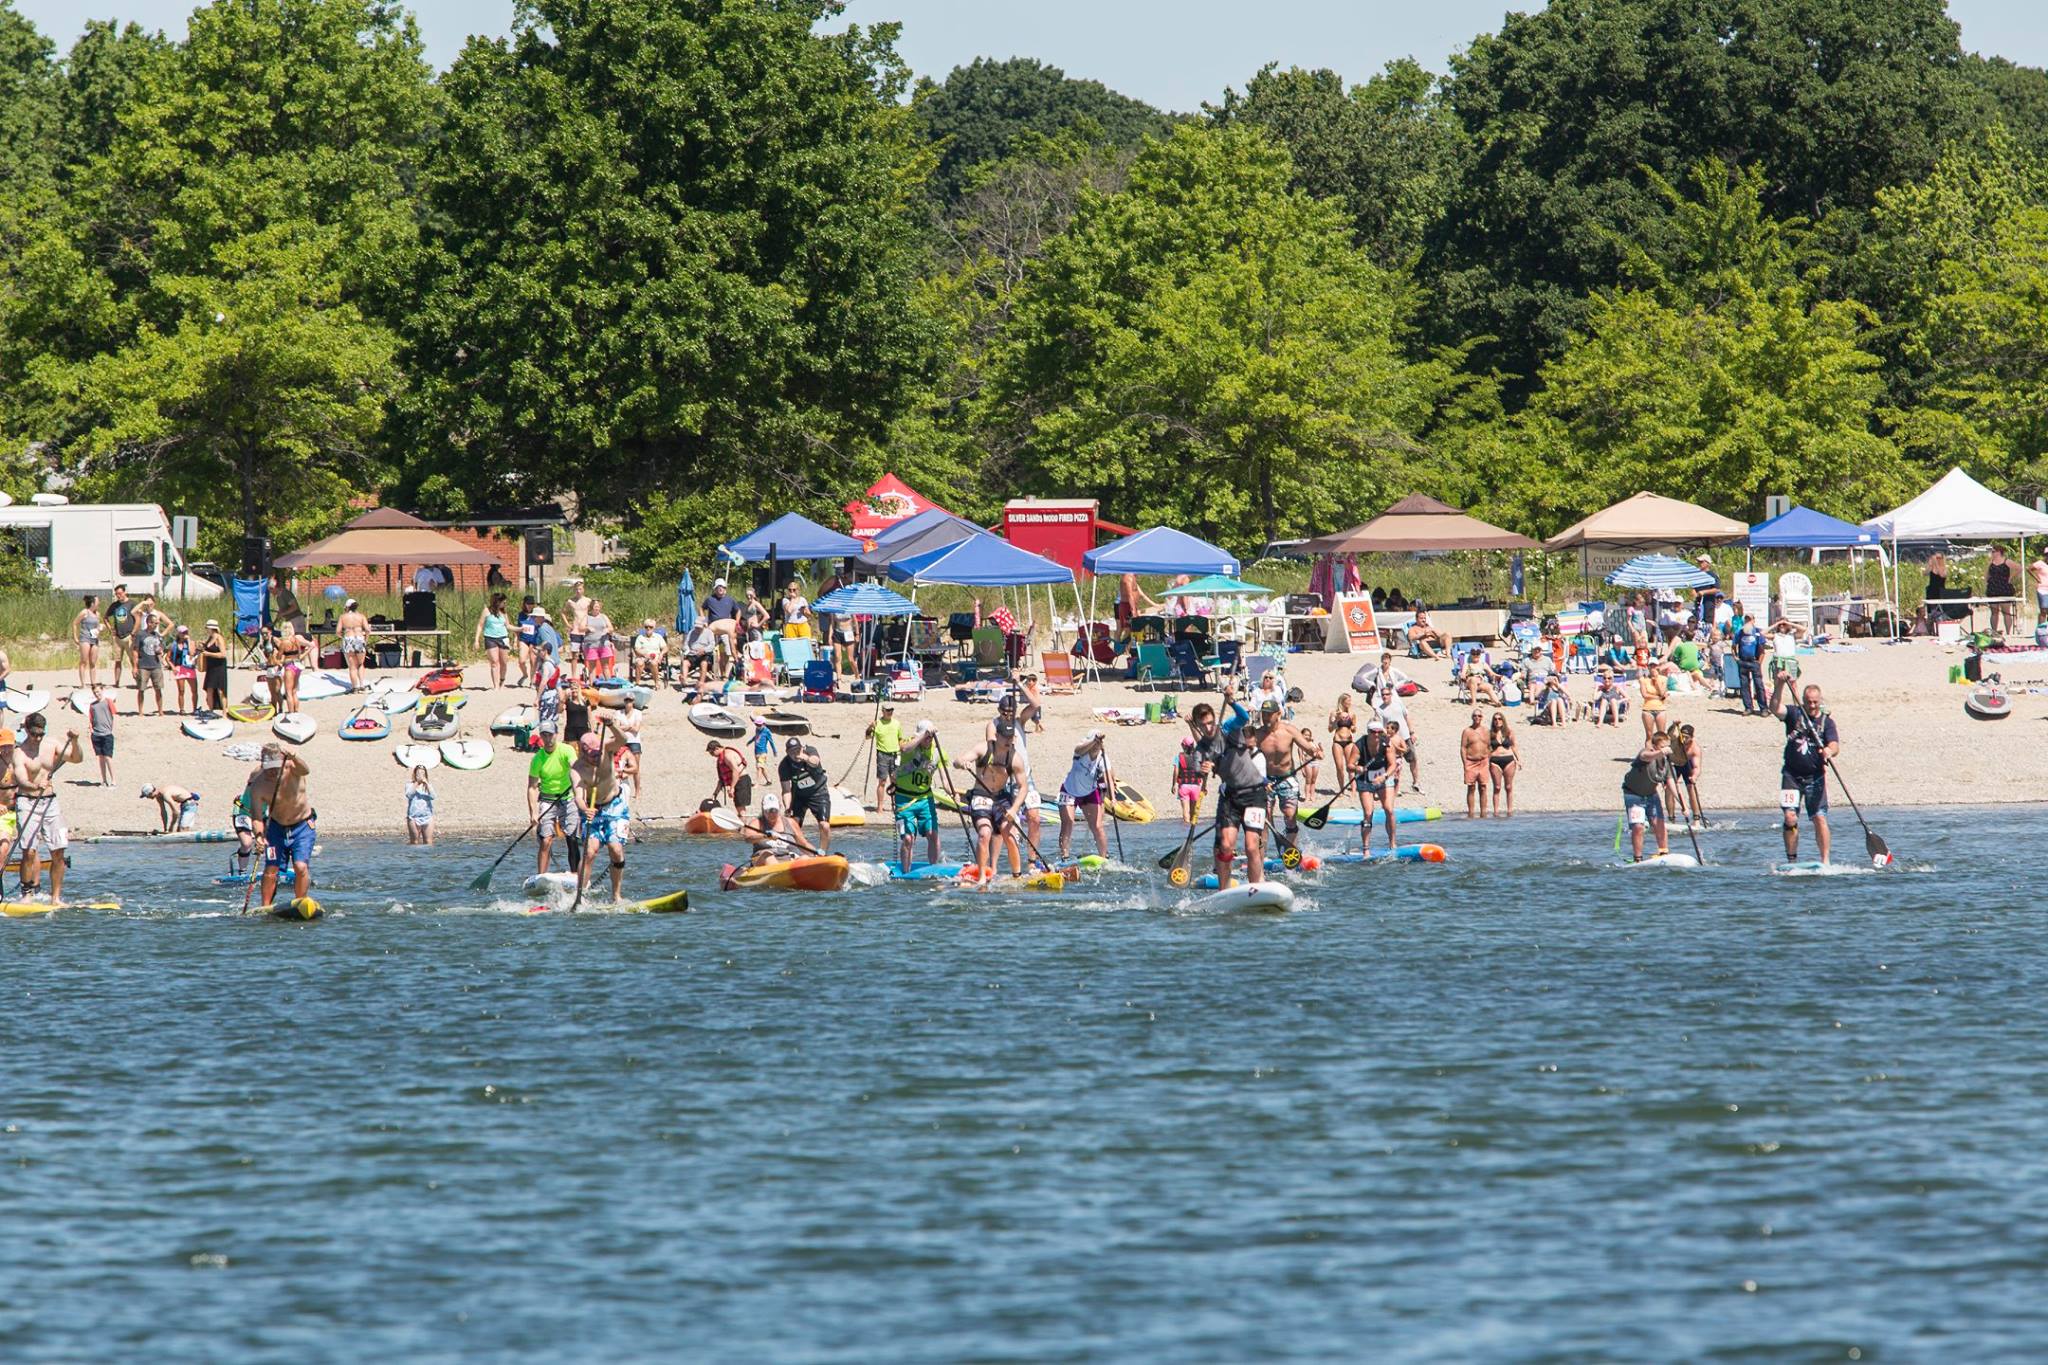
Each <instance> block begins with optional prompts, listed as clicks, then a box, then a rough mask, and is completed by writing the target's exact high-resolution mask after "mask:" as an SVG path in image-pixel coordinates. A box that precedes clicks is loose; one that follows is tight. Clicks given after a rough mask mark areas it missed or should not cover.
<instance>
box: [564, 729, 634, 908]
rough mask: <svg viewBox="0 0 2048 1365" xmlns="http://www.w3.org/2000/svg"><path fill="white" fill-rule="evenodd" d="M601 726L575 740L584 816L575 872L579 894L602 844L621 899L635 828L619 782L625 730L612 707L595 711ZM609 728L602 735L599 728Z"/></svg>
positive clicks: (578, 795)
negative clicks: (579, 859)
mask: <svg viewBox="0 0 2048 1365" xmlns="http://www.w3.org/2000/svg"><path fill="white" fill-rule="evenodd" d="M596 721H597V728H596V729H594V730H591V731H589V732H588V733H587V734H585V735H584V736H583V738H582V739H580V740H578V741H577V750H578V752H577V757H576V764H575V767H574V769H573V771H574V772H575V775H576V804H577V806H578V807H579V809H580V810H581V812H582V815H583V829H584V835H583V866H582V867H580V868H578V869H577V870H576V894H577V896H578V897H579V898H580V897H581V896H582V894H583V889H584V888H585V887H587V886H588V885H589V884H590V866H591V862H592V860H594V859H595V858H596V857H597V851H598V849H600V848H602V849H604V850H605V852H606V853H607V854H608V855H610V858H611V876H612V900H613V901H619V900H623V899H624V897H623V896H622V895H621V894H620V888H621V886H622V885H623V884H624V882H625V880H626V839H627V837H628V835H629V834H630V832H631V830H632V825H633V807H632V805H631V803H630V802H628V801H627V799H626V789H625V787H624V786H623V785H621V783H620V782H619V770H618V757H619V751H620V750H621V749H623V748H625V747H626V732H625V731H624V730H623V729H621V728H620V726H619V718H618V717H617V716H615V715H613V714H612V713H611V712H610V711H607V710H599V711H597V712H596ZM600 731H603V732H606V733H604V734H603V735H602V737H600V734H599V732H600Z"/></svg>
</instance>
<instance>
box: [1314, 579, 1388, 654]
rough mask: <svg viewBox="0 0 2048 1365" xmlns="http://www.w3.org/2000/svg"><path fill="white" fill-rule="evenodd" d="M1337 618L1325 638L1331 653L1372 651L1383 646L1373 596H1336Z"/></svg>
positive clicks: (1325, 647) (1326, 647)
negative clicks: (1373, 605) (1373, 606)
mask: <svg viewBox="0 0 2048 1365" xmlns="http://www.w3.org/2000/svg"><path fill="white" fill-rule="evenodd" d="M1334 615H1335V618H1336V619H1335V620H1333V621H1332V622H1331V623H1330V626H1329V635H1328V637H1327V638H1326V639H1325V640H1324V642H1323V647H1324V650H1325V651H1326V652H1328V653H1331V654H1370V653H1374V652H1376V651H1377V650H1378V649H1379V647H1380V628H1379V619H1378V618H1377V617H1376V616H1375V615H1374V614H1373V609H1372V599H1371V598H1370V597H1366V596H1363V595H1360V596H1357V597H1353V596H1350V595H1348V594H1346V595H1342V596H1339V597H1338V598H1337V610H1336V612H1335V613H1334Z"/></svg>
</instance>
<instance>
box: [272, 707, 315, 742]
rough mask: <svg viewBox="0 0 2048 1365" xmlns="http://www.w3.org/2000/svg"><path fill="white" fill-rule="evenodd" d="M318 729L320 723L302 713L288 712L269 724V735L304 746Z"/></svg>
mask: <svg viewBox="0 0 2048 1365" xmlns="http://www.w3.org/2000/svg"><path fill="white" fill-rule="evenodd" d="M319 728H320V722H318V721H316V720H314V719H313V718H312V717H311V716H309V715H307V714H306V713H305V712H304V711H288V712H286V713H285V714H284V715H281V716H279V717H278V718H277V719H276V720H274V721H272V722H271V723H270V733H272V734H273V735H276V736H277V737H278V738H279V739H282V740H286V741H289V742H290V743H293V744H304V743H305V742H306V741H307V740H309V739H311V738H312V737H313V735H314V733H315V732H316V731H318V730H319Z"/></svg>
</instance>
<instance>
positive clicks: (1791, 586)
mask: <svg viewBox="0 0 2048 1365" xmlns="http://www.w3.org/2000/svg"><path fill="white" fill-rule="evenodd" d="M1778 610H1779V611H1780V612H1782V613H1783V614H1784V617H1785V619H1786V620H1787V621H1790V622H1791V623H1792V624H1793V625H1795V626H1798V627H1799V628H1800V629H1801V630H1803V631H1805V632H1806V633H1807V634H1808V635H1811V634H1813V580H1812V579H1810V578H1808V577H1807V576H1806V575H1805V574H1803V573H1788V574H1781V575H1779V577H1778Z"/></svg>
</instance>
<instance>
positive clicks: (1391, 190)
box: [1210, 58, 1460, 267]
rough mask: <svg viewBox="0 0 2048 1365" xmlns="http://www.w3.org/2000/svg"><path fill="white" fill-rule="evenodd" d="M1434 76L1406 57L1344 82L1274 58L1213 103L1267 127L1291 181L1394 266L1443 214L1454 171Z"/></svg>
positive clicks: (1456, 138) (1454, 139) (1454, 151)
mask: <svg viewBox="0 0 2048 1365" xmlns="http://www.w3.org/2000/svg"><path fill="white" fill-rule="evenodd" d="M1435 86H1436V81H1435V78H1434V77H1432V76H1431V75H1430V74H1429V73H1428V72H1427V71H1424V70H1423V69H1422V68H1421V67H1420V66H1418V65H1417V64H1416V63H1415V62H1414V61H1412V60H1409V59H1406V58H1403V59H1402V60H1400V61H1395V62H1389V63H1388V64H1387V69H1386V70H1385V71H1384V72H1382V73H1381V74H1379V75H1377V76H1374V77H1373V78H1372V79H1371V80H1369V81H1367V82H1366V83H1365V84H1364V85H1356V86H1352V87H1351V88H1349V89H1348V90H1347V89H1346V88H1345V85H1344V78H1343V77H1341V76H1339V75H1338V74H1337V73H1336V72H1334V71H1304V70H1302V69H1301V68H1300V67H1290V68H1289V69H1287V70H1285V71H1282V70H1280V69H1279V67H1278V66H1277V65H1274V66H1268V67H1265V68H1264V69H1263V70H1261V71H1260V72H1259V73H1258V74H1257V75H1256V76H1253V77H1252V79H1251V81H1250V82H1249V83H1248V84H1247V85H1246V86H1245V90H1244V93H1243V94H1242V95H1240V94H1239V93H1238V92H1237V91H1235V90H1226V91H1225V92H1224V94H1223V103H1222V104H1221V105H1220V106H1217V107H1215V108H1213V109H1211V111H1210V113H1211V115H1212V117H1214V118H1215V120H1216V121H1217V122H1219V123H1233V122H1238V123H1249V124H1254V125H1256V126H1258V127H1261V128H1264V129H1265V130H1266V131H1267V132H1268V133H1270V134H1271V135H1272V136H1273V138H1274V139H1275V140H1276V141H1278V142H1279V143H1281V144H1282V145H1283V146H1285V147H1286V148H1287V150H1288V154H1289V155H1290V156H1291V157H1292V159H1293V162H1294V183H1295V185H1296V186H1297V187H1299V188H1301V189H1304V190H1307V191H1308V192H1309V193H1310V194H1312V195H1315V196H1316V197H1317V198H1319V199H1334V200H1336V201H1338V202H1339V203H1341V204H1342V205H1343V206H1344V209H1345V212H1346V213H1348V214H1349V215H1350V216H1351V222H1352V233H1353V236H1354V238H1355V239H1356V241H1357V242H1358V244H1359V245H1360V246H1362V247H1364V248H1365V249H1366V251H1367V252H1369V253H1370V254H1371V256H1372V258H1373V259H1374V260H1375V261H1378V262H1379V263H1380V264H1381V265H1384V266H1389V267H1396V266H1404V265H1406V264H1408V263H1409V262H1411V261H1412V260H1413V259H1414V257H1415V255H1416V253H1417V252H1418V251H1420V249H1421V246H1422V240H1423V236H1424V234H1425V233H1426V232H1428V230H1429V229H1430V228H1432V227H1434V226H1435V225H1436V223H1437V220H1438V219H1440V218H1441V217H1442V216H1443V212H1444V204H1445V202H1446V200H1447V199H1448V197H1449V195H1450V192H1451V187H1452V183H1453V181H1454V179H1455V176H1456V173H1457V161H1458V154H1459V146H1460V131H1459V129H1458V126H1457V123H1456V121H1455V120H1453V119H1452V118H1451V117H1450V116H1449V114H1448V112H1447V111H1446V110H1445V109H1444V107H1443V105H1442V102H1441V101H1440V100H1439V99H1438V97H1437V94H1436V89H1435Z"/></svg>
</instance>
